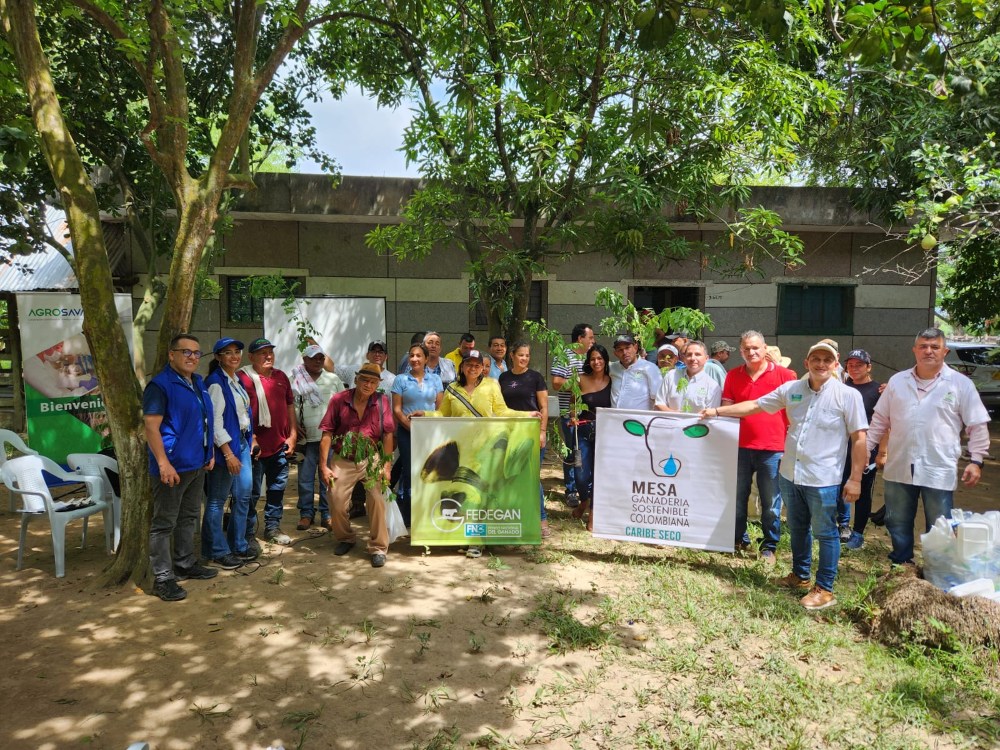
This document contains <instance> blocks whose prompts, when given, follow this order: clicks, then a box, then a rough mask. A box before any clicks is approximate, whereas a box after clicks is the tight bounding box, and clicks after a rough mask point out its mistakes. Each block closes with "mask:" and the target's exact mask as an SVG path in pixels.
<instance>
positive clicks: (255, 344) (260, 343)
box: [250, 336, 274, 354]
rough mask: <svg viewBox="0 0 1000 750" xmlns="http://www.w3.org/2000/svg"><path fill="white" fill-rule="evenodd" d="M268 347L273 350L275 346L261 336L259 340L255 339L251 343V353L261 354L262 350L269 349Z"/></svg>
mask: <svg viewBox="0 0 1000 750" xmlns="http://www.w3.org/2000/svg"><path fill="white" fill-rule="evenodd" d="M268 347H271V348H272V349H273V348H274V344H272V343H271V342H270V341H268V340H267V339H266V338H264V337H263V336H261V337H260V338H259V339H254V340H253V341H251V342H250V353H251V354H253V353H254V352H259V351H260V350H261V349H267V348H268Z"/></svg>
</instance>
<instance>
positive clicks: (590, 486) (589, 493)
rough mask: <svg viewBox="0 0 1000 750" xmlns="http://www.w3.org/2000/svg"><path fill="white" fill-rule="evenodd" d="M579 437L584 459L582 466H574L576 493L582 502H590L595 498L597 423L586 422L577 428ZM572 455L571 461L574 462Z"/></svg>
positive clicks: (581, 453)
mask: <svg viewBox="0 0 1000 750" xmlns="http://www.w3.org/2000/svg"><path fill="white" fill-rule="evenodd" d="M576 432H577V436H578V437H579V439H580V455H581V457H582V458H583V461H582V462H581V463H582V464H583V465H582V466H574V467H573V473H574V474H575V480H576V482H575V484H576V491H577V492H578V493H579V495H580V502H581V503H582V502H584V501H587V502H590V501H591V500H592V499H593V498H594V442H595V441H596V440H597V423H596V422H584V423H583V424H580V425H578V426H577V428H576ZM572 460H573V459H572V454H570V461H571V462H572Z"/></svg>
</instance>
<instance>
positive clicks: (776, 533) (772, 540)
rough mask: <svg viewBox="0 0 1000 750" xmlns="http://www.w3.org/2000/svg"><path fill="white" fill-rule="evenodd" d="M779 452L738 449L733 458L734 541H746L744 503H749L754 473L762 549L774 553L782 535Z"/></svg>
mask: <svg viewBox="0 0 1000 750" xmlns="http://www.w3.org/2000/svg"><path fill="white" fill-rule="evenodd" d="M781 455H782V452H781V451H763V450H756V449H754V448H740V449H739V453H738V457H737V460H736V544H737V545H739V544H741V543H742V544H749V543H750V536H749V535H748V534H747V504H748V503H749V502H750V483H751V481H752V480H753V477H754V474H756V475H757V492H758V494H759V495H760V525H761V528H762V529H763V531H764V539H763V540H762V541H761V543H760V549H761V551H762V552H764V551H770V552H774V550H776V549H777V548H778V539H780V538H781V489H780V488H779V486H778V466H779V465H780V464H781Z"/></svg>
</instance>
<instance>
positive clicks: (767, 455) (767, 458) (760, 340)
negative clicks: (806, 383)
mask: <svg viewBox="0 0 1000 750" xmlns="http://www.w3.org/2000/svg"><path fill="white" fill-rule="evenodd" d="M740 354H742V355H743V361H744V362H745V363H746V364H745V365H744V366H743V367H737V368H734V369H732V370H730V371H729V372H728V373H727V374H726V383H725V385H724V386H723V388H722V405H723V406H726V405H729V404H738V403H740V402H742V401H755V400H756V399H758V398H760V397H761V396H764V395H766V394H768V393H770V392H771V391H773V390H774V389H775V388H777V387H778V386H779V385H781V384H782V383H786V382H788V381H790V380H795V373H794V372H792V371H791V370H789V369H787V368H785V367H781V366H780V365H776V364H775V363H774V362H771V361H770V360H768V359H767V344H765V343H764V335H763V334H762V333H761V332H760V331H746V332H745V333H744V334H743V335H742V336H740ZM787 429H788V420H787V418H786V417H785V412H784V411H779V412H777V413H775V414H767V413H763V412H762V413H760V414H754V415H752V416H749V417H745V418H744V419H742V420H740V444H739V458H738V460H737V465H736V549H746V548H747V547H749V546H750V537H749V535H748V534H747V503H748V502H749V500H750V483H751V481H752V480H753V477H754V474H756V475H757V491H758V493H759V494H760V525H761V528H762V529H763V531H764V538H763V540H762V541H761V543H760V556H761V558H762V559H763V560H764V562H765V563H767V564H768V565H773V564H774V562H775V555H774V551H775V549H777V546H778V539H779V538H780V536H781V492H780V490H779V489H778V465H779V464H780V463H781V455H782V452H783V451H784V449H785V432H786V431H787Z"/></svg>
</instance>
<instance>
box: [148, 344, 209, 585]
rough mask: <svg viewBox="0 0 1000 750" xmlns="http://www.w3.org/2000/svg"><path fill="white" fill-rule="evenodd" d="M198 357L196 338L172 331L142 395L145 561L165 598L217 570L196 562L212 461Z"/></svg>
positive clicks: (155, 583)
mask: <svg viewBox="0 0 1000 750" xmlns="http://www.w3.org/2000/svg"><path fill="white" fill-rule="evenodd" d="M200 361H201V350H200V349H199V348H198V339H197V338H195V337H194V336H192V335H191V334H188V333H182V334H178V335H177V336H174V338H173V339H172V340H171V342H170V351H169V353H168V354H167V364H166V366H165V367H164V368H163V369H162V370H161V371H160V372H159V374H158V375H156V377H154V378H153V379H152V380H150V381H149V384H148V385H147V386H146V390H145V391H144V392H143V395H142V411H143V415H144V416H143V422H144V424H145V428H146V443H147V445H148V447H149V473H150V475H151V477H152V485H153V520H152V524H151V526H150V530H149V561H150V564H151V565H152V567H153V579H154V582H153V594H155V595H156V596H158V597H160V598H161V599H162V600H163V601H166V602H172V601H178V600H180V599H183V598H185V597H186V596H187V591H185V590H184V589H183V588H181V587H180V586H179V585H178V584H177V581H178V580H181V581H183V580H186V579H188V578H194V579H206V578H213V577H215V576H216V575H217V574H218V572H219V571H217V570H214V569H212V568H207V567H204V566H202V565H199V564H198V552H197V550H196V549H195V546H194V534H195V530H196V529H197V528H198V523H199V516H200V515H201V506H202V503H203V502H204V500H205V471H206V469H207V470H208V471H211V470H212V467H213V464H214V462H215V455H214V444H213V442H212V437H213V436H212V401H211V399H210V398H209V396H208V391H207V390H206V389H205V384H204V383H203V382H202V380H201V376H200V375H196V374H195V370H197V369H198V363H199V362H200ZM171 537H172V538H173V545H171ZM171 547H172V550H171Z"/></svg>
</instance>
